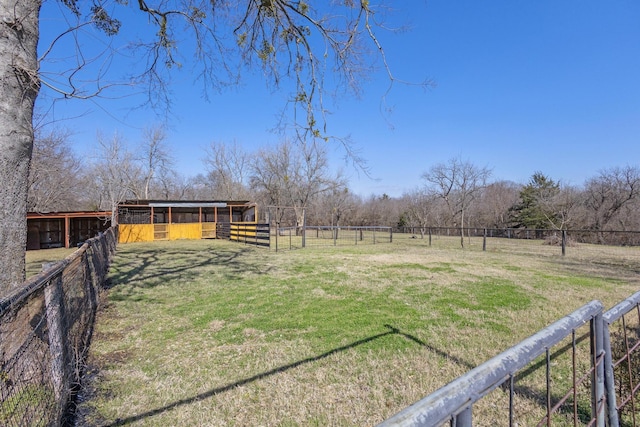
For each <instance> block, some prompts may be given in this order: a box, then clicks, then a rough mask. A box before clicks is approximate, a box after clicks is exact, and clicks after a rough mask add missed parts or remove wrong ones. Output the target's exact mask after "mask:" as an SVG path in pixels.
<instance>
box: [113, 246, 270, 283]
mask: <svg viewBox="0 0 640 427" xmlns="http://www.w3.org/2000/svg"><path fill="white" fill-rule="evenodd" d="M256 252H257V251H256V250H255V249H254V248H248V247H234V248H232V249H231V248H226V247H225V248H217V247H216V248H212V249H209V250H202V249H186V248H179V249H171V248H166V247H155V248H154V247H149V248H145V250H144V251H142V252H140V253H126V252H124V253H122V252H121V253H120V255H121V256H122V257H123V258H124V260H122V261H120V262H117V263H114V265H112V268H111V273H110V274H109V277H108V279H107V282H106V283H105V286H104V287H105V288H106V289H111V288H113V287H116V286H118V285H123V284H127V285H131V286H134V287H141V288H153V287H155V286H158V285H160V284H165V283H167V282H169V281H172V280H179V281H180V282H182V283H188V281H189V280H193V279H195V278H196V277H198V276H200V275H202V270H201V269H202V268H206V267H210V266H224V272H223V273H222V274H224V276H225V279H234V278H237V277H240V275H243V274H247V273H250V274H267V273H269V271H270V270H271V269H270V268H269V267H266V266H264V265H263V264H261V263H260V262H259V261H256V257H259V254H258V253H256ZM176 259H178V260H182V261H183V262H181V263H180V264H179V265H166V263H167V262H168V261H172V262H175V260H176ZM128 267H131V268H130V269H129V268H128Z"/></svg>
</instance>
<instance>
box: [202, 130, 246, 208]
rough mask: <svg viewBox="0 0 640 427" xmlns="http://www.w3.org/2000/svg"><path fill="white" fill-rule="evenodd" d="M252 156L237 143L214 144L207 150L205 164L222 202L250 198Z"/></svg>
mask: <svg viewBox="0 0 640 427" xmlns="http://www.w3.org/2000/svg"><path fill="white" fill-rule="evenodd" d="M251 157H252V156H251V154H249V153H247V152H246V151H244V150H243V149H242V147H241V146H239V145H238V143H237V142H235V141H234V142H233V143H232V144H225V143H219V142H212V143H211V144H210V145H209V147H208V148H207V150H206V154H205V158H204V162H205V165H206V166H207V170H208V172H209V178H210V180H211V181H212V184H213V189H212V190H213V193H214V194H215V195H216V196H215V197H216V198H218V199H221V200H243V199H245V198H247V196H248V188H247V181H248V179H249V172H250V167H251V161H252V158H251Z"/></svg>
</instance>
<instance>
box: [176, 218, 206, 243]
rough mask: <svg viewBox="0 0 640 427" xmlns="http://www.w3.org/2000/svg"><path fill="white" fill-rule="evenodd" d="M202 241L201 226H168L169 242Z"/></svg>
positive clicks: (195, 224) (194, 224)
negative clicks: (182, 240)
mask: <svg viewBox="0 0 640 427" xmlns="http://www.w3.org/2000/svg"><path fill="white" fill-rule="evenodd" d="M179 239H202V224H200V223H199V222H196V223H187V224H169V240H179Z"/></svg>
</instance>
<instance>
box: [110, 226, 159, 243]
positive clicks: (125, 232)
mask: <svg viewBox="0 0 640 427" xmlns="http://www.w3.org/2000/svg"><path fill="white" fill-rule="evenodd" d="M118 233H119V238H118V242H119V243H133V242H153V224H119V225H118Z"/></svg>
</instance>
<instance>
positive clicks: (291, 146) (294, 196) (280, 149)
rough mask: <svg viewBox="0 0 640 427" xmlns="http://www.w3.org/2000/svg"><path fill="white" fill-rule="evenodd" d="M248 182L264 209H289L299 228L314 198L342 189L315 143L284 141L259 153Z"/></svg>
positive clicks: (339, 179) (340, 181) (341, 182)
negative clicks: (271, 206)
mask: <svg viewBox="0 0 640 427" xmlns="http://www.w3.org/2000/svg"><path fill="white" fill-rule="evenodd" d="M250 182H251V187H252V189H254V190H255V191H258V192H259V193H260V194H262V196H263V199H264V202H265V204H266V205H274V206H288V207H292V208H293V209H294V210H295V212H296V222H297V226H301V225H302V224H303V217H302V215H303V210H304V208H306V207H307V206H308V205H309V204H310V202H311V201H312V200H313V199H314V198H315V197H317V196H319V195H321V194H324V193H326V192H330V191H334V190H339V189H341V188H343V187H344V186H345V183H344V180H343V178H342V177H341V176H340V175H339V174H335V175H331V174H330V171H329V164H328V161H327V154H326V151H325V149H324V147H322V146H321V145H319V144H318V143H316V142H311V143H304V142H299V143H291V142H287V141H286V142H283V143H281V144H280V145H278V146H277V147H275V148H272V149H262V150H260V151H259V152H258V153H257V154H256V156H255V162H254V164H253V167H252V175H251V179H250Z"/></svg>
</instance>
